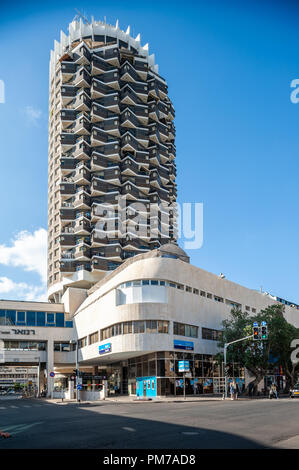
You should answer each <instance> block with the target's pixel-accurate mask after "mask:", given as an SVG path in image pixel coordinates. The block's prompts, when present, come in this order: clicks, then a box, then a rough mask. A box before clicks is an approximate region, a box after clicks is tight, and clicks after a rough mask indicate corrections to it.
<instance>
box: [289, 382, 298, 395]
mask: <svg viewBox="0 0 299 470" xmlns="http://www.w3.org/2000/svg"><path fill="white" fill-rule="evenodd" d="M290 397H291V398H299V383H297V384H296V385H295V386H294V388H293V389H292V390H290Z"/></svg>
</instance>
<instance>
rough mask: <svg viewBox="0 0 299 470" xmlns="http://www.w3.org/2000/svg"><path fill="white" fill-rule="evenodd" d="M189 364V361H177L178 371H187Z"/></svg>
mask: <svg viewBox="0 0 299 470" xmlns="http://www.w3.org/2000/svg"><path fill="white" fill-rule="evenodd" d="M189 370H190V364H189V361H179V372H189Z"/></svg>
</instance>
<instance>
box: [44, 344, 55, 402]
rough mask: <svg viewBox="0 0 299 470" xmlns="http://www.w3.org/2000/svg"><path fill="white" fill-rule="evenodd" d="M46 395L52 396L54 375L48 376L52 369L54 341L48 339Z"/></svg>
mask: <svg viewBox="0 0 299 470" xmlns="http://www.w3.org/2000/svg"><path fill="white" fill-rule="evenodd" d="M46 370H47V397H49V398H53V389H54V377H50V372H53V371H54V341H53V340H52V339H49V340H48V342H47V364H46Z"/></svg>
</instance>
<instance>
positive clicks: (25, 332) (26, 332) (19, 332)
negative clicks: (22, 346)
mask: <svg viewBox="0 0 299 470" xmlns="http://www.w3.org/2000/svg"><path fill="white" fill-rule="evenodd" d="M11 331H13V332H14V334H15V335H35V330H16V329H14V328H12V330H11Z"/></svg>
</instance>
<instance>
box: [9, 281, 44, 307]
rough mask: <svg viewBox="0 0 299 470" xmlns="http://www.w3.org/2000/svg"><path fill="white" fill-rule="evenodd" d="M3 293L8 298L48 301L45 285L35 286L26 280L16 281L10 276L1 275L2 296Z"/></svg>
mask: <svg viewBox="0 0 299 470" xmlns="http://www.w3.org/2000/svg"><path fill="white" fill-rule="evenodd" d="M3 294H4V296H5V299H7V300H9V299H11V300H27V301H36V302H45V301H47V292H46V287H45V286H44V285H41V286H33V285H30V284H26V283H25V282H14V281H13V280H12V279H9V278H8V277H0V296H2V295H3Z"/></svg>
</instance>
